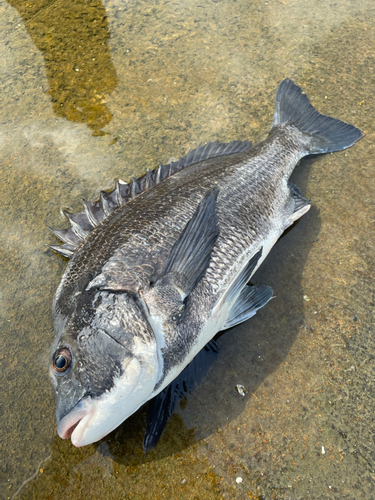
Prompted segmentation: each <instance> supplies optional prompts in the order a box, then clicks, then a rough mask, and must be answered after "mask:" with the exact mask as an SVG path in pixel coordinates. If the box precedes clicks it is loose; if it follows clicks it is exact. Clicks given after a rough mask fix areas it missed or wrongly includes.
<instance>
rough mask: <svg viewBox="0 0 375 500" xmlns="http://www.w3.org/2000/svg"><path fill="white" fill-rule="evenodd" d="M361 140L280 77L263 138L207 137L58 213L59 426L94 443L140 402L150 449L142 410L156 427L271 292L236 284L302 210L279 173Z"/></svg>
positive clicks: (78, 441) (55, 372)
mask: <svg viewBox="0 0 375 500" xmlns="http://www.w3.org/2000/svg"><path fill="white" fill-rule="evenodd" d="M362 136H363V134H362V133H361V131H360V130H359V129H358V128H357V127H355V126H353V125H350V124H347V123H345V122H342V121H340V120H337V119H334V118H331V117H329V116H325V115H323V114H320V113H319V112H318V111H317V110H315V108H314V107H313V106H312V104H311V103H310V101H309V99H308V97H307V96H306V95H305V94H304V93H303V91H302V89H301V88H300V87H298V86H297V85H296V84H295V83H294V82H293V81H292V80H290V79H285V80H284V81H283V82H281V84H280V86H279V88H278V90H277V93H276V105H275V112H274V117H273V122H272V126H271V129H270V132H269V134H268V137H267V138H266V139H265V140H264V141H262V142H260V143H259V144H257V145H255V146H252V144H251V143H250V142H249V141H233V142H230V143H222V144H220V143H218V142H210V143H207V144H206V145H204V146H199V147H198V148H196V149H194V150H192V151H190V152H189V153H188V154H187V156H185V157H184V158H181V159H180V160H178V161H172V162H171V163H169V164H167V165H160V166H159V168H157V169H155V170H153V171H149V170H148V171H147V172H146V173H145V174H144V175H143V176H142V177H140V178H139V179H133V181H132V182H131V183H126V182H124V181H121V180H118V181H117V183H116V188H115V189H114V190H113V191H110V192H101V195H100V199H99V200H98V201H95V202H90V201H84V210H83V211H82V212H80V213H78V214H71V213H66V216H67V218H68V220H69V221H70V224H71V227H70V228H69V229H63V230H52V231H53V233H54V234H55V236H56V237H57V238H58V239H59V240H61V241H62V242H63V244H62V245H51V248H52V249H53V250H54V251H56V252H58V253H59V254H61V255H62V256H64V257H66V258H68V259H69V264H68V266H67V268H66V270H65V273H64V275H63V277H62V280H61V283H60V285H59V287H58V289H57V291H56V294H55V297H54V300H53V307H52V314H53V322H54V332H55V333H54V339H53V342H52V347H51V355H50V361H49V375H50V378H51V382H52V386H53V389H54V392H55V397H56V418H57V430H58V434H59V436H60V437H61V438H63V439H66V438H69V437H70V439H71V442H72V444H73V445H74V446H77V447H79V446H85V445H88V444H91V443H94V442H96V441H98V440H100V439H102V438H103V437H104V436H106V435H107V434H108V433H110V432H111V431H112V430H114V429H115V428H117V427H118V426H119V425H120V424H121V423H122V422H124V421H125V420H126V419H127V418H128V417H129V416H130V415H132V414H133V413H134V412H135V411H136V410H138V408H140V407H141V406H142V405H143V404H144V403H146V402H147V401H150V400H151V401H153V403H151V408H152V410H151V417H150V418H151V420H148V430H149V435H148V436H146V438H145V442H146V444H145V447H146V449H148V448H150V447H152V446H154V445H155V441H157V439H158V438H159V436H160V426H159V428H158V425H159V424H157V425H156V426H154V424H153V422H152V418H153V416H155V415H159V420H160V419H161V421H162V424H161V428H163V426H165V420H166V419H167V418H168V415H169V413H170V412H169V413H168V411H169V410H168V407H169V406H172V407H173V405H174V404H175V399H176V396H175V394H177V393H178V394H180V395H182V394H183V393H184V389H182V385H184V384H183V380H182V379H181V376H182V375H183V374H185V375H183V376H184V377H186V376H188V377H189V376H190V375H191V374H192V373H193V372H194V370H195V369H196V367H197V365H196V364H195V365H194V362H195V360H197V359H198V360H199V359H203V358H201V356H202V353H204V350H205V349H206V351H207V352H209V351H210V349H211V351H210V352H211V354H212V353H213V352H214V351H215V345H214V344H212V342H215V341H214V340H213V339H214V337H215V335H216V334H217V333H218V332H220V331H224V330H227V329H229V328H232V327H234V326H236V325H238V324H240V323H242V322H244V321H246V320H248V319H249V318H251V317H252V316H254V314H255V313H256V312H257V311H258V310H259V309H260V308H261V307H263V306H265V304H267V303H268V302H269V301H270V299H271V298H272V295H273V292H272V289H271V288H270V287H268V286H266V285H260V286H255V285H249V284H248V283H249V280H250V279H251V277H252V276H253V274H254V273H255V272H256V270H257V269H258V267H259V266H260V265H261V263H262V262H263V260H264V259H265V257H266V256H267V254H268V253H269V252H270V250H271V248H272V247H273V245H274V244H275V243H276V242H277V240H278V239H279V237H280V236H281V235H282V233H283V232H284V231H285V230H286V229H287V228H288V227H289V226H291V225H292V224H293V223H294V222H295V221H296V220H298V219H299V218H300V217H302V216H303V215H304V214H305V213H306V212H307V211H308V210H309V208H310V206H311V202H310V200H308V199H306V198H305V197H304V196H303V195H302V193H301V191H300V190H299V188H298V187H297V186H295V185H294V184H292V183H291V182H290V181H289V178H290V175H291V174H292V172H293V170H294V168H295V166H296V165H297V164H298V163H299V162H300V160H301V159H302V158H303V157H305V156H307V155H313V154H322V153H328V152H334V151H339V150H342V149H345V148H348V147H350V146H352V145H353V144H354V143H355V142H356V141H358V140H359V139H360V138H361V137H362ZM210 343H211V344H210ZM207 346H208V347H207ZM207 349H208V350H207ZM189 367H192V368H191V369H190V368H189ZM189 370H190V375H189ZM203 371H204V370H203ZM192 385H193V384H190V385H189V387H192ZM185 392H186V391H185ZM161 395H163V396H162V397H161ZM160 397H161V399H160ZM158 398H159V399H158ZM166 408H167V409H166ZM160 415H161V417H160ZM154 431H155V432H154ZM153 433H154V434H153Z"/></svg>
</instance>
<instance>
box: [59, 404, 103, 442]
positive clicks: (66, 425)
mask: <svg viewBox="0 0 375 500" xmlns="http://www.w3.org/2000/svg"><path fill="white" fill-rule="evenodd" d="M93 410H94V408H93V406H92V404H91V402H90V401H89V399H83V400H81V401H80V403H79V404H78V405H77V407H76V408H73V409H72V410H71V411H70V412H69V413H68V414H67V415H66V416H65V417H64V418H63V419H62V420H61V422H60V423H59V425H58V427H57V432H58V434H59V436H60V437H61V438H62V439H67V438H68V437H71V438H72V442H73V436H74V435H75V436H77V437H78V436H80V437H81V434H82V429H83V428H84V425H83V426H82V423H85V422H87V420H88V419H89V418H90V415H91V414H92V413H93ZM74 426H75V427H74ZM72 427H74V429H73V432H72V431H71V429H72Z"/></svg>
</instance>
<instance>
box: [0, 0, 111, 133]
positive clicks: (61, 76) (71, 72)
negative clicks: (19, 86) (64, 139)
mask: <svg viewBox="0 0 375 500" xmlns="http://www.w3.org/2000/svg"><path fill="white" fill-rule="evenodd" d="M8 3H9V4H10V5H12V6H13V7H15V8H16V9H17V11H18V12H19V14H20V15H21V16H22V18H23V20H24V23H25V27H26V29H27V31H28V33H29V35H30V36H31V38H32V40H33V42H34V43H35V45H36V46H37V47H38V49H40V50H41V52H42V53H43V56H44V60H45V65H46V74H47V78H48V81H49V85H50V90H49V92H48V93H49V94H50V96H51V100H52V106H53V110H54V112H55V113H56V115H57V116H58V117H62V118H66V119H67V120H69V121H72V122H77V123H86V124H87V125H88V126H89V127H90V129H91V130H92V131H93V135H103V134H104V132H103V131H102V130H101V129H102V128H103V127H105V126H106V125H108V123H110V121H111V119H112V114H111V111H110V110H109V108H108V107H107V106H106V104H105V96H106V94H109V93H110V92H112V91H113V90H114V89H115V88H116V85H117V76H116V71H115V68H114V67H113V64H112V62H111V57H110V51H109V47H108V40H109V38H110V33H109V30H108V23H107V15H106V12H105V9H104V7H103V5H102V2H101V1H100V0H90V1H88V2H87V1H85V0H53V1H51V0H36V1H33V2H25V1H23V0H8Z"/></svg>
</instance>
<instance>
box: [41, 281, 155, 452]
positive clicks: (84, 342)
mask: <svg viewBox="0 0 375 500" xmlns="http://www.w3.org/2000/svg"><path fill="white" fill-rule="evenodd" d="M64 295H65V298H66V299H67V300H64ZM73 295H74V300H72V295H71V294H68V295H67V294H65V293H63V294H60V296H58V297H57V298H55V301H54V307H53V315H54V326H55V338H54V342H53V345H52V349H51V356H50V368H49V373H50V378H51V381H52V386H53V388H54V391H55V396H56V417H57V426H58V434H59V435H60V437H61V438H63V439H65V438H68V437H70V438H71V441H72V443H73V444H74V445H75V446H85V445H88V444H90V443H93V442H95V441H98V440H100V439H101V438H102V437H104V436H105V435H107V434H108V433H109V432H111V431H112V430H113V429H115V428H116V427H117V426H118V425H120V424H121V423H122V422H123V421H124V420H125V419H126V418H128V417H129V416H130V415H131V414H132V413H134V412H135V411H136V410H137V409H138V408H139V407H140V406H141V405H142V404H143V403H145V402H146V401H147V400H148V399H149V398H150V396H151V394H152V391H153V389H154V387H155V384H156V382H157V378H158V371H159V365H158V356H157V344H156V339H155V336H154V333H153V331H152V329H151V327H150V325H149V323H148V321H147V319H146V318H145V316H144V314H143V313H142V310H141V308H140V307H139V305H138V303H137V300H136V298H135V297H134V296H132V295H129V294H127V293H111V292H109V291H100V290H89V291H85V292H76V293H75V294H73Z"/></svg>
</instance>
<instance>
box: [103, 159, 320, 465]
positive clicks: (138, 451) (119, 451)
mask: <svg viewBox="0 0 375 500" xmlns="http://www.w3.org/2000/svg"><path fill="white" fill-rule="evenodd" d="M319 156H322V155H319ZM317 160H318V156H315V157H309V158H306V159H304V160H302V162H301V165H299V167H297V169H296V170H295V172H294V173H293V175H292V177H291V181H292V182H293V183H294V184H296V185H297V186H298V187H299V188H300V189H301V191H302V193H305V192H306V186H307V182H308V177H309V173H310V170H311V167H312V165H313V163H314V162H315V161H317ZM320 225H321V223H320V217H319V213H318V209H317V207H316V206H314V205H312V207H311V209H310V210H309V212H308V213H307V214H306V215H304V216H303V217H302V219H300V220H299V221H297V223H296V224H294V225H293V226H292V227H291V228H289V229H288V230H287V231H286V232H285V233H284V234H283V236H282V237H281V238H280V239H279V241H278V242H277V244H276V245H275V246H274V248H273V249H272V250H271V252H270V254H269V255H268V256H267V258H266V259H265V261H264V263H263V264H262V266H261V267H260V268H259V270H258V271H257V272H256V274H255V275H254V277H253V279H252V282H253V283H254V284H256V285H261V284H265V285H269V286H271V287H272V288H273V290H274V295H275V298H274V299H273V300H271V302H270V303H268V304H267V305H266V306H265V307H264V308H263V309H261V310H260V311H258V313H257V315H256V316H255V317H254V318H251V319H250V320H249V321H247V322H245V323H243V324H242V325H239V326H238V327H235V328H232V329H231V330H227V331H226V332H223V333H221V334H219V335H218V336H217V337H216V340H217V341H218V344H219V347H220V352H219V356H218V360H217V361H216V362H215V364H214V365H213V366H212V367H211V368H210V370H209V372H208V374H207V376H206V377H205V379H204V380H203V382H202V383H201V384H200V385H199V387H197V388H196V389H195V390H194V392H193V393H192V394H191V395H190V396H189V398H188V401H187V402H186V400H185V401H184V400H183V404H182V405H181V406H180V407H179V408H178V409H177V410H176V413H175V414H174V415H172V417H171V419H170V421H169V423H168V425H167V428H166V431H165V433H164V434H163V436H162V437H161V439H160V441H159V443H158V444H157V446H156V448H155V449H154V450H151V451H150V452H148V454H147V455H146V456H144V454H143V450H142V447H141V445H142V441H143V437H144V432H145V428H146V412H147V407H148V406H147V405H145V406H143V407H142V408H141V409H140V410H138V411H137V412H136V413H135V414H134V415H132V416H131V417H130V418H129V419H127V420H126V421H125V422H124V423H123V424H122V425H121V426H120V427H119V428H118V429H117V430H115V431H114V432H113V433H112V434H111V435H109V436H108V439H105V441H106V442H107V444H108V451H109V453H110V454H111V456H112V458H113V459H114V460H115V461H116V462H118V463H121V464H127V465H131V464H135V463H140V462H142V461H157V460H160V459H161V458H164V457H166V456H170V455H173V454H178V453H179V452H181V451H182V450H183V449H185V448H187V447H189V446H191V445H193V444H194V443H195V442H196V441H197V440H200V439H204V438H206V437H208V436H210V435H212V434H213V433H215V432H217V429H220V428H222V427H224V426H225V425H227V424H228V422H230V421H232V420H234V419H236V418H237V417H238V416H239V415H240V414H241V413H242V412H243V411H244V410H245V407H246V402H247V401H248V400H249V398H252V397H254V394H256V391H257V388H258V386H259V385H261V384H263V383H264V382H265V381H266V379H267V377H268V376H269V375H270V374H271V373H272V372H274V371H275V370H277V368H278V367H279V366H280V364H281V363H283V361H284V360H285V358H286V356H287V355H288V352H289V350H290V349H291V347H292V345H293V343H294V341H295V339H296V337H297V335H298V332H299V330H300V328H301V327H303V326H304V299H303V289H302V285H301V282H302V273H303V270H304V267H305V262H306V261H307V259H308V256H309V252H310V249H311V247H312V245H313V243H314V242H315V241H316V240H317V238H318V234H319V231H320ZM236 384H242V385H244V386H245V387H246V396H245V397H242V396H240V395H239V394H238V392H237V391H236V389H235V386H236Z"/></svg>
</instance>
